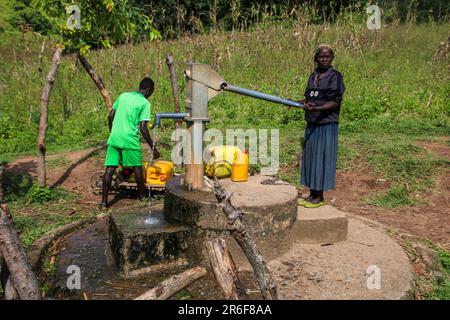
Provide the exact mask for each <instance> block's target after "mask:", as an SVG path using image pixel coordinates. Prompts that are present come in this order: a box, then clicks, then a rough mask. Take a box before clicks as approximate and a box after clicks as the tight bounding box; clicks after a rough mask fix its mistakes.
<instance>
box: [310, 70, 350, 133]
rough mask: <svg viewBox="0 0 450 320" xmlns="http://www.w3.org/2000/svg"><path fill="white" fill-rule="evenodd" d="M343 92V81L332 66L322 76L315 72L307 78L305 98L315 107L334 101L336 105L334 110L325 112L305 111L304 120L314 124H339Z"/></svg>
mask: <svg viewBox="0 0 450 320" xmlns="http://www.w3.org/2000/svg"><path fill="white" fill-rule="evenodd" d="M344 91H345V86H344V80H343V77H342V74H341V73H340V72H339V71H337V70H334V69H333V67H332V66H330V67H329V68H328V70H327V71H326V72H325V73H323V74H319V72H318V71H317V70H315V71H314V72H313V73H312V74H311V75H310V76H309V79H308V84H307V88H306V90H305V98H306V99H307V100H308V101H311V102H313V103H314V104H315V105H316V106H321V105H324V104H325V103H327V102H329V101H335V102H336V103H337V104H338V105H337V107H336V108H334V109H331V110H325V111H315V112H311V111H306V110H305V120H306V121H307V122H309V123H314V124H325V123H337V122H339V112H340V110H341V102H342V97H343V95H344Z"/></svg>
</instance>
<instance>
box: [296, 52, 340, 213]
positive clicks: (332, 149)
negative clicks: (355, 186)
mask: <svg viewBox="0 0 450 320" xmlns="http://www.w3.org/2000/svg"><path fill="white" fill-rule="evenodd" d="M333 59H334V52H333V50H332V49H331V47H330V46H328V45H320V46H319V47H318V48H317V50H316V52H315V54H314V62H315V65H316V69H315V70H314V72H313V73H312V74H311V75H310V76H309V79H308V84H307V87H306V90H305V98H304V99H302V100H300V102H302V103H304V105H305V120H306V121H307V126H306V130H305V137H304V143H303V153H302V165H301V184H302V185H305V186H307V187H308V188H309V189H310V194H309V197H308V198H306V199H303V200H299V205H303V206H305V207H308V208H316V207H319V206H322V205H324V204H325V199H324V197H323V191H324V190H331V189H334V187H335V183H336V161H337V148H338V122H339V112H340V110H341V102H342V97H343V94H344V91H345V87H344V81H343V77H342V74H341V73H340V72H339V71H337V70H335V69H333V66H332V65H331V63H332V62H333Z"/></svg>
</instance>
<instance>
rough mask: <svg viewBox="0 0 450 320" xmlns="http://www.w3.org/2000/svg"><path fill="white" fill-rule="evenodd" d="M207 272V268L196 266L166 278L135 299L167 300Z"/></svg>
mask: <svg viewBox="0 0 450 320" xmlns="http://www.w3.org/2000/svg"><path fill="white" fill-rule="evenodd" d="M205 274H206V270H205V268H202V267H194V268H192V269H189V270H186V271H184V272H182V273H180V274H177V275H175V276H172V277H170V278H169V279H166V280H164V281H163V282H162V283H160V284H159V285H158V286H156V287H154V288H153V289H151V290H149V291H147V292H146V293H144V294H142V295H140V296H139V297H137V298H135V299H134V300H165V299H167V298H170V297H171V296H173V295H174V294H176V293H177V292H178V291H180V290H181V289H183V288H184V287H186V286H188V285H189V284H191V283H192V282H194V281H196V280H197V279H200V278H201V277H203V276H204V275H205Z"/></svg>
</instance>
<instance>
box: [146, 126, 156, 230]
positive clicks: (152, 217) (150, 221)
mask: <svg viewBox="0 0 450 320" xmlns="http://www.w3.org/2000/svg"><path fill="white" fill-rule="evenodd" d="M155 148H156V127H154V128H153V148H152V154H151V156H150V160H149V162H148V165H149V166H150V165H151V164H152V162H153V155H154V153H155ZM159 222H160V217H159V216H157V215H154V214H153V213H152V189H151V188H150V187H149V188H148V216H147V218H145V219H144V223H145V224H146V225H155V224H158V223H159Z"/></svg>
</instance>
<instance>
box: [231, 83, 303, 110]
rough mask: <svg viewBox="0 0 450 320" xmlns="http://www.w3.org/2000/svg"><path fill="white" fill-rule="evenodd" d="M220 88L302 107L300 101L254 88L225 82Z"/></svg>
mask: <svg viewBox="0 0 450 320" xmlns="http://www.w3.org/2000/svg"><path fill="white" fill-rule="evenodd" d="M222 89H223V90H224V91H229V92H234V93H238V94H242V95H244V96H249V97H253V98H257V99H262V100H267V101H270V102H275V103H279V104H284V105H285V106H289V107H295V108H303V103H300V102H296V101H292V100H288V99H284V98H280V97H277V96H273V95H271V94H267V93H262V92H258V91H254V90H249V89H244V88H241V87H236V86H232V85H230V84H227V83H224V84H223V85H222Z"/></svg>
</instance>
